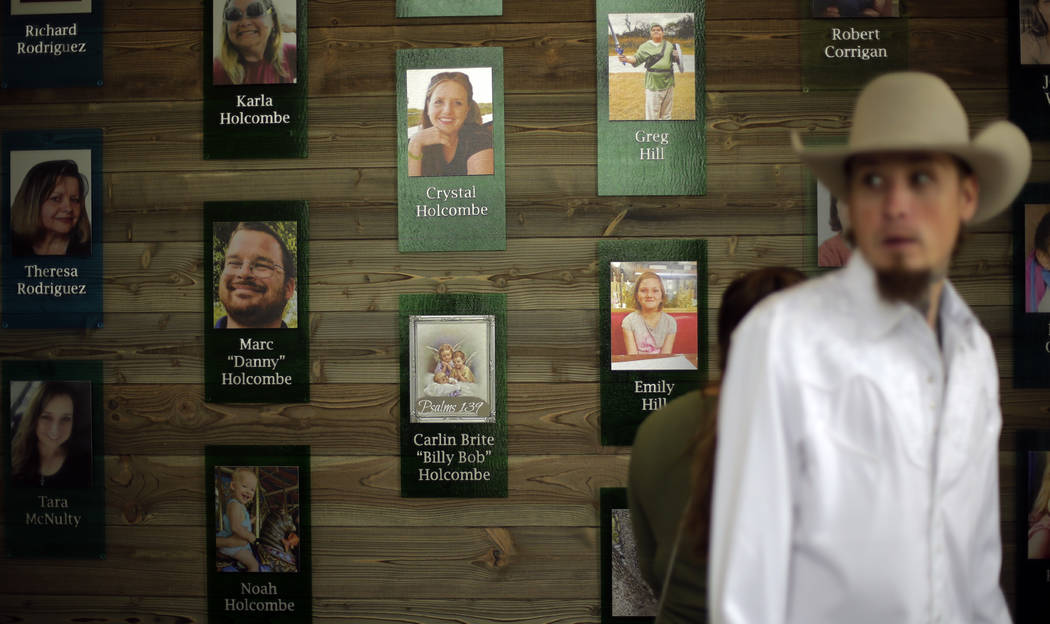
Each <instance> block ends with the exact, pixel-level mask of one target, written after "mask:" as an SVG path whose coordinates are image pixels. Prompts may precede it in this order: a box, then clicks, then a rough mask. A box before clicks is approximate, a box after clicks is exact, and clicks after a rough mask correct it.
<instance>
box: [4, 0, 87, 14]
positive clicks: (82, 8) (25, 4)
mask: <svg viewBox="0 0 1050 624" xmlns="http://www.w3.org/2000/svg"><path fill="white" fill-rule="evenodd" d="M90 12H91V0H11V15H61V14H64V13H90Z"/></svg>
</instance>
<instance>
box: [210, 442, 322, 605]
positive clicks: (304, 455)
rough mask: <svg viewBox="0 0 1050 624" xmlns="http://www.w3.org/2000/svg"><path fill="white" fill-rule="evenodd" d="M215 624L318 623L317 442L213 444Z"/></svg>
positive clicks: (212, 582)
mask: <svg viewBox="0 0 1050 624" xmlns="http://www.w3.org/2000/svg"><path fill="white" fill-rule="evenodd" d="M205 456H206V460H205V468H204V491H205V492H207V493H208V508H207V519H206V521H207V529H206V535H205V541H206V542H207V556H208V559H207V564H206V565H207V577H208V617H209V621H211V622H231V623H236V624H243V623H244V622H266V623H268V624H277V623H292V622H311V621H312V616H313V589H312V583H311V577H312V570H313V562H312V560H311V553H310V546H311V539H310V534H311V527H310V447H308V446H208V447H206V449H205Z"/></svg>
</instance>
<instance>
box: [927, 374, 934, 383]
mask: <svg viewBox="0 0 1050 624" xmlns="http://www.w3.org/2000/svg"><path fill="white" fill-rule="evenodd" d="M926 383H931V384H932V383H933V375H928V376H927V377H926Z"/></svg>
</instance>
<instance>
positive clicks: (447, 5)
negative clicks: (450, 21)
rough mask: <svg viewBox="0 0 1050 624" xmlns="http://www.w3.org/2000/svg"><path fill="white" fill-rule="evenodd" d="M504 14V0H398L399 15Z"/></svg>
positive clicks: (458, 15)
mask: <svg viewBox="0 0 1050 624" xmlns="http://www.w3.org/2000/svg"><path fill="white" fill-rule="evenodd" d="M468 15H503V0H397V16H398V17H444V16H449V17H453V16H455V17H461V16H468Z"/></svg>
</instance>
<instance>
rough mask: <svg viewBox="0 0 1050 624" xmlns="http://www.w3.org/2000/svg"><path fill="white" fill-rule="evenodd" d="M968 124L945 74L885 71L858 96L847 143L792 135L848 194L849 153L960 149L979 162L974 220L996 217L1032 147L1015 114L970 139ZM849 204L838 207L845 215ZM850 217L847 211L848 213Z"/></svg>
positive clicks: (835, 189) (835, 188)
mask: <svg viewBox="0 0 1050 624" xmlns="http://www.w3.org/2000/svg"><path fill="white" fill-rule="evenodd" d="M969 127H970V124H969V120H968V119H967V117H966V111H965V110H963V107H962V104H961V103H959V98H957V97H955V94H954V93H952V90H951V88H950V87H949V86H948V85H947V84H945V82H944V81H943V80H941V79H940V78H938V77H936V76H933V75H931V74H924V73H921V72H896V73H890V74H884V75H882V76H880V77H878V78H876V79H875V80H872V81H871V82H870V83H868V86H866V87H864V90H863V91H861V93H860V96H859V97H858V98H857V105H856V107H855V108H854V110H853V126H852V128H850V133H849V143H848V144H847V145H846V146H845V147H837V148H832V149H826V148H825V149H806V147H805V146H804V145H803V144H802V139H801V137H799V135H798V132H797V131H794V132H792V136H791V142H792V146H793V147H794V150H795V153H796V154H797V155H798V157H799V159H801V160H802V162H804V163H805V164H807V165H808V166H809V168H810V169H812V170H813V173H814V174H815V175H816V176H817V179H819V180H820V181H821V182H823V183H824V186H826V187H828V190H829V191H831V194H832V195H833V196H835V197H837V198H839V199H845V198H846V197H848V192H847V191H848V190H849V181H848V180H847V179H846V167H845V165H846V161H847V160H848V159H849V158H851V157H853V156H856V155H858V154H871V153H875V152H940V153H946V154H951V155H953V156H957V157H959V158H960V159H962V160H963V161H965V162H966V163H967V164H969V165H970V167H971V168H972V169H973V171H974V173H975V174H976V176H977V183H978V186H979V187H980V192H979V194H978V197H977V213H976V214H975V215H974V218H973V222H974V223H979V222H981V221H985V220H987V219H990V218H992V217H994V216H995V215H997V214H999V213H1000V212H1002V210H1003V209H1004V208H1006V207H1007V206H1009V205H1010V202H1012V201H1013V199H1014V197H1016V196H1017V193H1018V192H1019V191H1020V190H1021V187H1022V186H1024V183H1025V181H1026V180H1027V179H1028V171H1029V170H1030V169H1031V167H1032V148H1031V146H1030V145H1029V144H1028V139H1027V138H1026V137H1025V135H1024V133H1023V132H1021V130H1020V129H1019V128H1018V127H1017V126H1015V125H1014V124H1012V123H1010V122H1009V121H996V122H993V123H992V124H991V125H989V126H988V127H986V128H985V129H984V130H982V131H980V132H978V133H977V135H976V136H974V138H973V141H971V140H970V130H969ZM845 213H848V211H845V210H843V211H840V215H839V216H840V217H842V216H843V215H844V214H845ZM845 216H846V217H847V218H848V216H849V215H848V214H845Z"/></svg>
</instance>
